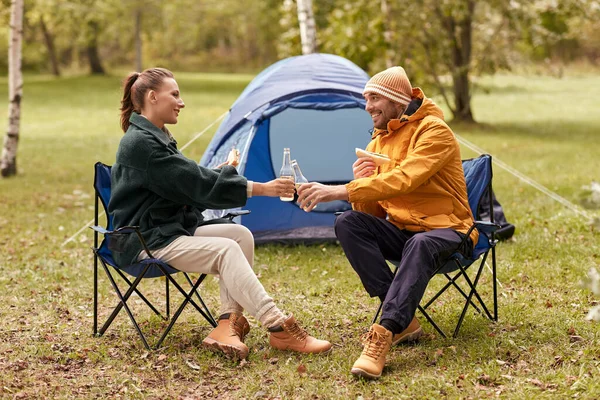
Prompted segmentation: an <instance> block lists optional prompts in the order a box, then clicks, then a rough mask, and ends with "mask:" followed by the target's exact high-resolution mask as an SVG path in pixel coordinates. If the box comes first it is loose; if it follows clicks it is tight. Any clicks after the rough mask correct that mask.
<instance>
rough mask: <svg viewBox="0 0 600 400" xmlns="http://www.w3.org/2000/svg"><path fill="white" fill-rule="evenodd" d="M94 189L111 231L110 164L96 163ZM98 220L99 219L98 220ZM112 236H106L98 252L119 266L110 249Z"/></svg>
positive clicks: (112, 263)
mask: <svg viewBox="0 0 600 400" xmlns="http://www.w3.org/2000/svg"><path fill="white" fill-rule="evenodd" d="M94 189H95V191H96V196H97V197H98V199H99V200H100V202H101V203H102V207H103V208H104V214H106V229H107V230H109V231H112V230H113V222H112V216H111V215H110V214H109V213H108V202H109V201H110V192H111V183H110V166H109V165H106V164H102V163H101V162H97V163H96V164H95V165H94ZM97 216H98V210H96V217H97ZM96 222H97V221H96ZM109 240H110V238H109V237H107V236H105V237H104V240H103V241H102V244H101V245H100V248H99V249H98V253H99V254H100V255H101V256H102V257H103V258H104V259H105V260H107V261H109V262H110V264H111V265H112V266H114V267H117V264H116V263H115V261H114V259H113V256H112V253H111V251H110V250H109V249H108V242H109Z"/></svg>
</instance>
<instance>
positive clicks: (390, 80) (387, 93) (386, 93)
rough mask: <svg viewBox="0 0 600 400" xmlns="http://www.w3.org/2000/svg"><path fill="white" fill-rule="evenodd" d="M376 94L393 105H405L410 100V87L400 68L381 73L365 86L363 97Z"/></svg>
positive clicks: (392, 68) (404, 73)
mask: <svg viewBox="0 0 600 400" xmlns="http://www.w3.org/2000/svg"><path fill="white" fill-rule="evenodd" d="M367 93H377V94H379V95H381V96H383V97H385V98H386V99H388V100H391V101H393V102H394V103H399V104H403V105H407V104H408V103H410V100H411V98H412V86H411V85H410V81H409V80H408V77H407V76H406V72H405V71H404V68H402V67H391V68H388V69H386V70H385V71H381V72H380V73H378V74H375V75H373V77H372V78H371V79H370V80H369V82H367V84H366V85H365V90H363V95H365V94H367Z"/></svg>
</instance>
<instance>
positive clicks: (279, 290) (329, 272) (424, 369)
mask: <svg viewBox="0 0 600 400" xmlns="http://www.w3.org/2000/svg"><path fill="white" fill-rule="evenodd" d="M568 75H569V74H568V73H567V76H568ZM177 78H178V82H179V84H180V88H181V90H182V96H183V99H184V101H185V102H186V106H187V108H186V110H184V111H183V112H182V114H181V116H180V122H179V124H178V125H176V126H173V127H172V132H173V134H174V135H175V136H176V138H177V140H178V142H179V143H180V145H183V144H185V143H187V142H188V140H189V139H190V138H192V137H193V136H194V134H196V133H197V132H199V131H201V130H202V129H204V127H206V126H207V125H208V124H209V123H211V122H212V121H214V120H215V119H216V118H217V117H219V116H220V115H222V114H223V113H224V112H225V111H226V110H227V109H228V107H229V106H230V105H231V104H232V103H233V101H234V100H235V99H236V98H237V96H238V94H239V93H240V92H241V91H242V90H243V88H244V87H245V85H246V84H247V83H248V82H249V81H250V79H251V78H252V77H251V76H248V75H243V76H242V75H233V76H232V75H217V74H210V75H209V74H177ZM119 81H120V78H119V77H71V78H63V79H60V80H56V79H54V78H51V77H44V76H26V78H25V93H24V99H23V112H22V125H21V139H20V144H19V156H18V168H19V175H18V176H17V177H16V178H11V179H5V180H0V269H1V270H2V274H0V316H1V321H2V324H0V394H1V397H2V398H7V399H8V398H17V399H25V398H31V399H33V398H55V399H66V398H81V399H89V398H153V399H164V398H173V399H204V398H223V399H229V398H248V399H255V398H270V399H275V398H281V399H296V398H297V399H333V398H339V399H359V398H362V399H385V398H407V399H414V398H426V399H437V398H485V397H502V398H518V399H522V398H566V397H577V398H589V399H592V398H598V397H600V380H599V379H598V374H600V368H599V364H600V331H599V326H598V325H597V324H592V323H589V322H587V321H585V320H584V317H585V315H586V313H587V311H588V310H589V308H590V307H591V306H592V305H593V304H595V301H597V300H596V299H594V298H593V296H592V295H591V293H590V292H588V291H587V290H586V289H583V288H581V286H580V285H579V281H580V279H581V278H583V277H584V276H585V274H586V272H587V270H588V269H589V268H590V267H593V266H595V267H599V264H600V246H599V243H600V234H599V233H598V230H597V229H596V230H594V228H593V227H591V226H590V225H589V224H587V221H585V220H584V219H583V218H581V217H579V216H578V215H576V214H575V213H573V212H572V211H569V210H568V209H567V208H565V207H564V206H562V205H561V204H559V203H557V202H555V201H554V200H552V199H550V198H549V197H547V196H546V195H544V194H542V193H540V192H539V191H537V190H535V189H533V188H532V187H530V186H529V185H527V184H525V183H523V182H521V181H519V180H518V179H517V178H515V177H514V176H513V175H511V174H510V173H508V172H506V171H504V170H502V169H500V168H496V169H495V176H494V185H495V191H496V193H497V195H498V198H499V200H500V201H501V202H502V204H503V205H504V207H505V210H506V214H507V217H508V219H509V221H511V222H513V223H514V224H515V225H516V226H517V235H516V236H515V239H514V240H513V241H511V242H508V243H501V244H500V245H499V247H498V260H499V263H498V272H499V275H498V279H499V281H500V283H501V286H500V296H499V302H500V320H499V322H498V323H496V324H492V323H489V322H488V321H486V320H485V319H483V318H482V317H481V316H478V315H475V314H473V313H472V312H470V313H469V314H468V315H467V318H466V321H465V324H464V326H463V329H462V331H461V334H460V336H459V337H458V338H457V339H454V340H451V339H448V340H444V339H442V338H440V337H439V336H438V335H435V334H434V332H435V331H434V330H433V329H432V327H431V326H429V325H428V324H427V323H426V322H425V321H424V319H423V318H421V320H422V323H423V326H424V329H425V330H426V331H427V333H429V335H427V336H426V338H425V339H424V340H422V341H421V342H419V343H418V344H416V345H410V346H403V347H400V348H395V349H393V350H392V352H391V353H390V355H389V356H388V363H387V367H386V369H385V371H384V376H383V377H382V379H380V380H379V381H376V382H368V381H364V380H357V379H355V378H354V377H353V376H351V374H350V372H349V371H350V367H351V366H352V363H353V362H354V360H355V359H356V358H357V357H358V356H359V354H360V352H361V348H362V347H361V345H360V342H359V337H360V335H361V334H362V333H363V332H364V331H365V330H366V329H367V328H368V326H369V322H370V319H371V318H372V315H373V313H374V311H375V309H376V305H377V303H376V301H375V300H374V299H370V298H369V297H368V296H367V295H366V293H365V292H364V290H363V289H362V286H361V285H360V282H359V280H358V278H357V277H356V275H355V274H354V272H353V271H352V269H351V267H350V265H349V264H348V262H347V261H346V259H345V257H344V255H343V252H342V250H341V249H340V248H339V247H338V246H335V245H326V246H313V247H278V246H267V247H261V248H259V249H258V251H257V257H256V258H257V259H256V272H257V273H258V274H259V275H260V277H261V280H262V282H263V283H264V285H265V287H266V288H267V290H268V291H269V292H270V293H271V294H272V295H273V297H274V298H275V299H276V301H277V302H278V304H279V305H280V306H281V308H282V309H284V310H285V311H288V312H292V313H294V314H295V315H296V316H297V317H298V319H299V320H300V321H302V322H303V324H304V325H305V326H306V327H307V328H308V329H309V331H310V332H312V333H315V334H316V335H317V336H319V337H323V338H327V339H329V340H331V341H332V342H334V344H335V348H334V352H333V353H332V354H331V355H329V356H327V357H315V356H299V355H296V354H291V353H284V352H279V351H275V350H272V349H270V348H269V347H268V337H267V334H266V333H265V331H264V330H263V329H261V328H260V327H259V326H258V324H257V323H256V321H254V320H251V323H252V325H253V329H252V331H251V333H250V335H249V337H248V339H247V342H248V344H249V346H250V347H251V353H250V356H249V360H248V362H247V363H242V364H241V365H238V364H234V363H232V362H229V361H227V360H225V359H224V358H222V357H220V356H218V355H215V354H213V353H210V352H208V351H205V350H203V349H202V348H201V347H200V343H201V341H202V339H203V338H204V336H205V335H206V334H207V333H208V332H209V326H208V325H207V324H206V323H205V322H203V321H202V320H201V319H199V318H198V317H197V316H196V315H195V314H194V313H192V312H191V311H187V312H186V313H184V314H183V315H182V318H181V320H180V322H179V324H178V325H176V327H175V328H174V330H173V332H172V333H171V334H170V336H169V337H168V338H167V339H166V341H165V343H164V344H165V347H164V348H163V349H161V350H159V351H156V352H151V353H147V352H146V351H145V349H144V348H143V346H142V345H141V343H140V341H139V340H138V338H137V336H136V333H135V331H134V329H133V328H132V327H131V325H130V323H129V320H128V319H127V318H126V316H125V314H123V315H120V316H119V318H117V320H115V323H114V324H113V326H112V327H111V328H110V329H109V330H108V332H107V333H106V335H105V336H104V337H102V338H93V337H92V336H91V332H92V318H91V315H92V314H91V313H92V257H91V251H90V246H91V245H92V235H91V230H85V231H84V232H83V233H82V234H80V235H78V236H77V237H76V238H75V240H74V242H71V243H69V244H67V245H66V246H64V247H61V244H62V243H63V242H64V241H65V239H67V238H68V237H70V236H71V235H72V234H74V233H75V232H77V230H78V229H79V228H80V227H82V225H83V224H84V223H85V222H87V221H89V220H90V219H91V218H92V216H93V214H92V213H93V191H92V166H93V164H94V162H95V161H97V160H101V161H104V162H106V163H108V164H112V162H113V161H114V154H115V151H116V148H117V145H118V142H119V139H120V137H121V135H122V133H121V132H120V129H119V120H118V107H119V100H120V93H119V92H120V89H119V87H120V82H119ZM6 87H7V85H6V78H2V79H0V121H4V123H6V120H7V114H6V110H7V102H6V98H7V94H6ZM477 87H478V90H477V92H476V94H475V96H474V101H473V106H474V110H475V117H476V119H477V120H478V121H479V122H481V123H482V124H481V125H478V126H476V127H473V126H459V125H453V127H454V129H455V131H456V132H457V133H458V134H460V135H461V136H462V137H464V138H465V139H467V140H469V141H471V142H473V143H475V144H476V145H477V146H479V147H481V148H483V149H485V150H486V151H487V152H489V153H491V154H492V155H493V156H494V157H496V158H497V159H499V160H502V161H503V162H505V163H507V164H508V165H510V166H512V167H514V168H516V169H517V170H519V171H520V172H522V173H523V174H525V175H527V176H529V177H531V178H532V179H534V180H536V181H537V182H539V183H541V184H543V185H544V186H546V187H548V188H549V189H550V190H552V191H554V192H556V193H558V194H559V195H561V196H563V197H565V198H566V199H568V200H569V201H571V202H573V203H578V201H579V196H580V192H581V187H582V186H583V185H589V184H590V183H591V181H592V180H596V181H598V180H600V167H599V166H600V162H599V161H598V160H599V159H600V133H599V131H600V114H599V113H598V110H600V96H598V93H600V78H599V77H597V76H575V75H573V76H571V77H566V78H563V79H554V78H548V77H540V76H506V75H505V76H496V77H493V78H485V79H481V80H480V81H478V85H477ZM439 101H440V100H439V99H438V102H439ZM4 126H5V125H4ZM215 128H216V127H215ZM215 128H213V129H212V130H210V131H208V132H207V133H206V134H205V135H204V136H202V137H201V138H200V139H199V140H198V141H196V142H194V144H193V145H192V146H190V147H189V148H188V149H186V150H185V154H186V155H187V156H189V157H191V158H193V159H199V158H200V156H201V154H202V152H203V150H204V148H205V147H206V145H207V144H208V142H209V140H210V136H211V135H212V133H213V132H214V130H215ZM3 132H4V131H3ZM473 156H476V154H475V153H474V152H473V151H471V150H469V149H467V148H463V158H468V157H473ZM587 212H588V213H590V214H593V212H591V211H589V210H588V211H587ZM595 215H598V213H597V212H596V214H595ZM208 281H209V282H208V284H207V285H206V286H205V289H204V292H205V293H206V298H207V301H208V304H209V305H210V306H211V307H212V308H213V309H214V310H216V309H217V304H218V288H217V285H216V283H215V281H214V280H213V279H212V278H209V279H208ZM440 282H441V280H435V281H434V282H433V283H432V287H436V286H439V283H440ZM489 283H490V278H489V276H488V275H486V276H485V277H484V278H483V281H482V284H483V285H485V284H487V285H488V286H489ZM108 285H109V283H108V281H107V280H106V279H104V278H103V279H102V280H101V288H102V289H101V296H100V297H101V299H100V300H101V302H102V308H101V313H102V315H106V314H107V313H108V312H109V306H113V305H114V304H115V303H116V297H115V296H114V294H113V293H111V291H110V290H109V289H110V288H109V286H108ZM143 287H144V288H145V290H147V291H149V292H151V293H153V294H154V295H155V298H159V296H160V294H161V293H162V292H161V290H162V289H163V285H162V284H161V282H160V281H158V280H155V282H144V284H143ZM484 293H487V294H489V290H484ZM453 300H458V298H457V297H454V298H453V297H452V296H450V297H448V298H445V299H444V302H443V303H441V304H438V305H437V306H436V316H437V317H438V318H439V319H440V321H441V324H442V325H443V326H444V327H449V325H450V324H451V322H452V321H453V319H454V318H456V314H457V307H456V305H457V302H456V301H453ZM138 302H139V301H138ZM136 308H139V309H140V310H143V308H142V307H141V305H139V304H137V305H136ZM146 315H149V314H146ZM161 326H163V323H162V322H161V321H159V320H158V319H156V318H151V319H150V320H149V321H148V322H146V323H145V324H144V329H146V330H147V331H156V330H157V328H159V327H161Z"/></svg>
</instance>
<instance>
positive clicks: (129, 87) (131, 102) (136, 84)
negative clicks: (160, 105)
mask: <svg viewBox="0 0 600 400" xmlns="http://www.w3.org/2000/svg"><path fill="white" fill-rule="evenodd" d="M165 78H173V73H172V72H171V71H169V70H168V69H165V68H149V69H147V70H145V71H144V72H142V73H140V72H132V73H130V74H129V75H128V76H127V78H125V80H124V81H123V99H122V100H121V128H122V129H123V132H127V129H128V128H129V118H130V117H131V113H133V112H134V111H135V112H136V113H138V114H139V113H141V112H142V108H143V107H144V96H145V95H146V92H147V91H148V90H158V88H159V87H160V85H161V84H162V82H163V80H164V79H165Z"/></svg>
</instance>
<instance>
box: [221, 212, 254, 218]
mask: <svg viewBox="0 0 600 400" xmlns="http://www.w3.org/2000/svg"><path fill="white" fill-rule="evenodd" d="M248 214H250V210H233V211H230V212H228V213H227V215H225V216H224V217H223V218H229V219H230V220H233V219H234V218H235V217H239V216H241V215H248Z"/></svg>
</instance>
